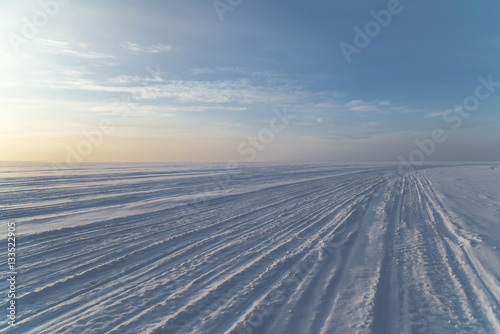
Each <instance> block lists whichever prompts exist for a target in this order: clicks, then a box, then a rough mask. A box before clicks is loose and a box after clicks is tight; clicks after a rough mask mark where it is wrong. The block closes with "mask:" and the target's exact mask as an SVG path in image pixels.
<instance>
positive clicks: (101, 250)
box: [0, 163, 500, 334]
mask: <svg viewBox="0 0 500 334" xmlns="http://www.w3.org/2000/svg"><path fill="white" fill-rule="evenodd" d="M0 220H1V222H2V226H3V227H2V229H3V232H1V234H0V235H2V240H3V241H2V244H3V245H4V246H2V248H1V254H2V259H4V265H2V266H3V267H4V270H3V271H2V273H3V279H2V283H1V284H0V288H1V290H2V294H1V296H2V299H3V301H2V305H4V306H5V307H4V308H3V310H4V311H3V313H4V314H3V315H2V323H1V326H0V333H23V334H27V333H33V334H42V333H47V334H55V333H117V334H118V333H240V334H241V333H263V334H271V333H272V334H278V333H283V334H293V333H298V334H303V333H323V334H330V333H338V334H349V333H377V334H378V333H380V334H382V333H383V334H391V333H394V334H401V333H426V334H427V333H436V334H447V333H450V334H451V333H453V334H456V333H474V334H481V333H487V334H492V333H500V167H499V164H495V163H475V164H471V163H453V164H446V163H440V164H432V165H428V166H423V167H420V168H417V169H415V170H412V171H410V170H407V171H405V172H404V173H403V172H402V171H401V170H398V169H397V166H396V165H391V164H380V163H379V164H377V163H372V164H368V163H363V164H360V163H351V164H324V163H323V164H319V163H318V164H272V163H260V164H239V165H231V164H227V163H204V164H197V163H186V164H159V163H157V164H82V165H79V166H73V167H65V166H62V165H59V166H55V165H53V164H45V163H1V164H0ZM11 222H14V223H15V225H16V232H15V233H16V265H15V267H16V272H17V277H16V299H15V301H16V304H15V305H16V317H17V322H16V326H15V327H12V326H9V325H8V324H7V320H6V319H7V317H6V315H7V314H8V312H9V311H8V310H7V309H6V307H7V306H8V303H9V300H8V297H7V292H8V290H9V285H8V282H7V280H6V279H7V278H8V277H9V276H8V274H7V272H8V266H7V232H8V230H7V224H9V223H11Z"/></svg>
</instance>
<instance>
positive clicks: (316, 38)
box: [0, 0, 500, 162]
mask: <svg viewBox="0 0 500 334" xmlns="http://www.w3.org/2000/svg"><path fill="white" fill-rule="evenodd" d="M63 2H68V1H56V0H45V1H43V0H42V2H41V3H42V4H45V5H40V3H39V2H38V1H15V2H14V1H10V2H2V3H1V4H0V13H1V14H0V19H1V22H2V23H1V25H0V27H1V32H2V34H1V40H0V60H1V62H0V63H1V64H0V67H1V71H0V86H1V88H2V89H1V91H0V128H1V129H0V130H1V133H0V141H1V142H0V160H47V161H66V160H67V159H68V152H70V151H71V150H73V152H78V148H79V147H80V146H78V145H81V143H82V141H85V140H88V138H87V137H86V136H85V134H84V132H83V131H87V133H95V130H96V129H97V130H99V131H101V130H102V129H100V124H102V122H104V123H105V124H112V131H108V132H107V133H104V131H101V132H102V134H103V136H102V137H100V136H98V135H96V137H94V139H95V143H93V144H92V145H91V147H90V148H89V147H88V146H87V147H85V148H86V149H88V150H86V151H85V150H84V151H85V154H80V158H81V161H84V162H87V161H88V162H91V161H228V160H238V161H240V160H241V161H244V160H247V159H248V157H249V155H245V154H242V152H241V151H244V149H242V148H250V147H251V144H249V143H248V138H249V136H256V135H257V134H258V133H259V132H260V131H262V129H265V128H268V127H269V122H270V120H271V119H272V118H273V117H275V115H276V114H275V112H273V110H281V111H282V110H284V109H286V112H287V113H288V114H289V115H292V116H293V119H292V118H291V121H290V122H289V124H287V125H286V128H285V129H284V130H282V131H280V132H279V133H274V135H273V138H272V140H271V141H270V142H266V143H265V145H263V146H265V148H264V149H262V150H257V153H258V154H256V156H255V161H268V160H273V161H282V160H283V161H305V160H307V161H311V160H314V161H351V160H371V161H372V160H384V161H396V160H398V157H399V156H405V157H407V156H409V154H410V153H411V152H412V151H413V150H415V149H416V148H418V147H417V146H416V144H415V140H425V139H426V138H431V136H432V135H431V134H432V131H433V130H434V129H436V128H442V129H444V130H445V131H446V133H447V136H448V137H447V140H446V141H445V142H444V143H438V144H436V147H435V150H434V151H433V152H432V154H430V155H428V156H426V159H427V160H429V161H430V160H500V149H499V145H498V142H499V139H500V135H499V133H500V131H498V130H499V128H500V120H499V117H498V106H499V103H500V86H499V87H498V88H497V89H495V91H494V92H491V94H489V95H490V96H488V98H487V99H484V100H481V101H480V105H479V106H478V108H477V109H475V110H474V111H473V112H471V113H470V116H469V117H468V118H464V119H463V120H462V122H461V124H460V126H459V127H457V128H455V129H452V128H451V126H452V124H453V123H450V122H446V121H445V120H444V119H443V114H444V113H446V111H447V110H449V109H450V108H452V107H453V105H454V104H457V103H462V102H463V101H464V99H466V98H467V97H468V96H471V95H474V94H475V90H476V87H477V86H478V85H479V84H480V81H479V80H478V77H480V76H482V77H483V78H486V79H487V78H488V76H490V77H491V78H492V80H493V81H494V82H497V81H498V82H500V66H499V65H500V58H499V51H500V29H499V28H500V24H499V23H498V16H499V12H500V3H498V2H497V1H488V0H483V1H475V2H473V1H463V0H454V1H451V0H440V1H434V2H430V1H418V0H414V1H409V0H403V1H401V2H400V3H398V2H397V1H395V0H391V1H373V0H372V1H360V0H354V1H322V0H313V1H296V0H287V1H284V0H281V1H260V0H243V1H240V3H239V4H238V1H232V2H228V1H227V0H221V1H219V2H215V4H217V5H218V7H217V6H214V2H213V1H201V0H183V1H147V2H144V1H106V2H103V1H77V0H73V1H69V2H68V3H67V4H63ZM229 3H233V5H229ZM221 4H222V5H221ZM221 6H222V7H221ZM224 6H225V7H224ZM227 6H229V7H227ZM390 6H394V8H398V13H397V14H394V13H393V14H391V20H390V22H389V23H388V24H387V25H386V26H385V27H383V26H381V25H380V24H379V27H380V31H379V32H378V33H376V34H374V35H375V36H373V37H371V38H370V43H369V45H368V46H366V47H364V48H358V50H359V53H355V54H352V55H351V61H350V62H348V61H347V60H346V57H345V56H344V54H343V52H342V50H341V48H340V44H341V43H347V44H350V45H352V46H355V41H354V38H355V30H354V28H355V27H359V28H360V29H361V31H363V32H365V27H366V26H365V25H366V24H367V23H369V22H370V21H374V17H373V15H372V14H371V11H375V12H377V13H380V11H382V10H387V9H388V7H390ZM216 7H217V8H218V9H217V8H216ZM221 8H223V9H224V8H225V9H228V8H229V10H226V11H223V9H221ZM221 17H222V18H223V20H221ZM36 19H38V20H39V21H38V22H34V20H36ZM44 20H45V21H44ZM27 22H28V23H37V25H38V27H37V28H36V31H34V32H33V30H32V31H30V30H29V29H28V28H27V24H28V23H27ZM92 131H94V132H92ZM261 144H262V143H261ZM83 146H85V145H83ZM83 146H81V147H80V148H82V147H83ZM238 147H240V150H239V149H238ZM82 152H83V151H82ZM70 160H71V158H70ZM75 160H76V158H75V157H74V156H73V161H75Z"/></svg>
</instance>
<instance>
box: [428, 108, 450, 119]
mask: <svg viewBox="0 0 500 334" xmlns="http://www.w3.org/2000/svg"><path fill="white" fill-rule="evenodd" d="M446 112H447V111H446V110H445V111H432V112H429V113H427V118H433V117H442V116H443V115H444V114H446Z"/></svg>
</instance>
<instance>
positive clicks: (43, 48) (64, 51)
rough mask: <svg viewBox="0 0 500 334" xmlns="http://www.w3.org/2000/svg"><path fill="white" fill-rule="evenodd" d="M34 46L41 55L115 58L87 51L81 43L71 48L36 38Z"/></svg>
mask: <svg viewBox="0 0 500 334" xmlns="http://www.w3.org/2000/svg"><path fill="white" fill-rule="evenodd" d="M35 45H36V47H37V48H38V51H39V52H42V53H50V54H59V55H68V56H74V57H78V58H84V59H106V58H108V59H110V58H111V59H112V58H115V56H112V55H108V54H105V53H99V52H95V51H90V50H87V49H88V45H86V44H82V43H79V44H78V45H77V46H73V45H71V44H70V43H68V42H64V41H56V40H52V39H39V38H38V39H36V40H35Z"/></svg>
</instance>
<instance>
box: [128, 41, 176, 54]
mask: <svg viewBox="0 0 500 334" xmlns="http://www.w3.org/2000/svg"><path fill="white" fill-rule="evenodd" d="M120 46H121V47H122V48H124V49H126V50H129V51H130V52H132V53H139V52H144V53H162V52H172V51H174V47H173V46H172V45H170V44H162V43H157V44H154V45H150V46H142V45H139V44H137V43H133V42H129V41H127V42H123V43H121V44H120Z"/></svg>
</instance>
